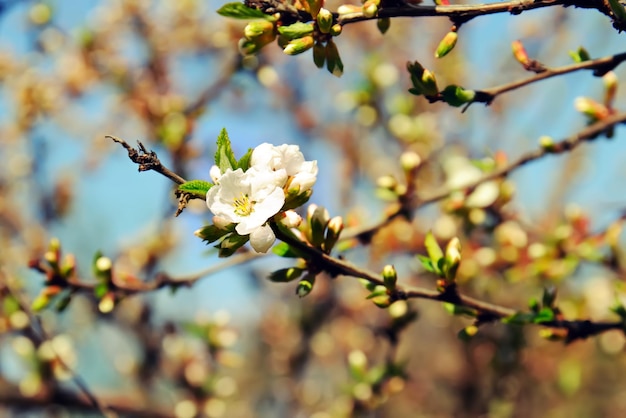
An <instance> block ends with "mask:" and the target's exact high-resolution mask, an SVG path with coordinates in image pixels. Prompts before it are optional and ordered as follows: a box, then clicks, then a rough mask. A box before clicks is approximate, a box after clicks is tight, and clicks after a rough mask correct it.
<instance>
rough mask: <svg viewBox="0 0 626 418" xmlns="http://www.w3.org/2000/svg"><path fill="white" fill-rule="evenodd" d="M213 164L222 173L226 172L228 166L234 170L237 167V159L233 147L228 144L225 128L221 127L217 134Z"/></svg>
mask: <svg viewBox="0 0 626 418" xmlns="http://www.w3.org/2000/svg"><path fill="white" fill-rule="evenodd" d="M215 165H216V166H218V167H219V168H220V171H221V172H222V173H224V172H226V170H228V169H229V168H230V169H231V170H235V169H236V168H237V160H236V159H235V153H233V149H232V147H231V145H230V139H229V138H228V132H226V128H222V130H221V131H220V134H219V135H218V136H217V151H215Z"/></svg>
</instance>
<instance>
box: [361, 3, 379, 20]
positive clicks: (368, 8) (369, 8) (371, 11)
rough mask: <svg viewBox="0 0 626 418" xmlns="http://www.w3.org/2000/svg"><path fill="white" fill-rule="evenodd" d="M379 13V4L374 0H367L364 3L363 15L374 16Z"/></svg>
mask: <svg viewBox="0 0 626 418" xmlns="http://www.w3.org/2000/svg"><path fill="white" fill-rule="evenodd" d="M377 14H378V5H377V4H376V2H375V1H374V0H367V1H366V2H365V3H363V16H365V17H370V18H371V17H374V16H376V15H377Z"/></svg>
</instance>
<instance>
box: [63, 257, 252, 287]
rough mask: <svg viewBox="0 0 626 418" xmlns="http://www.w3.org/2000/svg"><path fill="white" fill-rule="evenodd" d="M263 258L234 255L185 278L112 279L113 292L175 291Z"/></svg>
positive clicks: (161, 275)
mask: <svg viewBox="0 0 626 418" xmlns="http://www.w3.org/2000/svg"><path fill="white" fill-rule="evenodd" d="M261 256H263V254H257V253H253V252H243V253H239V254H235V255H233V256H232V257H230V258H229V259H228V260H226V261H224V262H222V263H219V264H215V265H212V266H210V267H207V268H205V269H203V270H201V271H198V272H197V273H193V274H189V275H187V276H180V277H172V276H170V275H169V274H168V273H164V272H161V273H157V274H156V276H155V279H154V280H153V281H151V282H134V283H132V284H131V283H123V282H122V283H120V282H118V281H117V280H115V278H114V279H113V285H114V290H115V292H116V293H117V295H119V296H122V297H125V296H131V295H136V294H139V293H149V292H154V291H156V290H160V289H163V288H165V287H169V288H172V289H176V288H179V287H191V286H193V285H194V284H195V283H196V282H197V281H199V280H201V279H203V278H206V277H208V276H211V275H213V274H215V273H217V272H219V271H222V270H225V269H227V268H230V267H234V266H237V265H241V264H244V263H247V262H248V261H252V260H255V259H257V258H259V257H261ZM67 285H68V286H69V287H70V288H71V289H72V290H77V291H88V292H93V290H94V289H95V288H96V286H97V285H98V283H96V282H86V281H83V280H78V279H70V280H67Z"/></svg>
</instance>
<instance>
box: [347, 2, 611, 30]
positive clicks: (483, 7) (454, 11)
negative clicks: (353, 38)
mask: <svg viewBox="0 0 626 418" xmlns="http://www.w3.org/2000/svg"><path fill="white" fill-rule="evenodd" d="M552 6H563V7H570V6H573V7H578V8H583V9H596V10H598V11H599V12H601V13H602V14H605V15H607V16H609V17H611V18H612V17H613V16H612V14H611V12H610V9H609V8H608V7H606V5H605V4H604V3H603V2H600V1H593V0H573V1H572V0H538V1H532V0H521V1H519V0H517V1H516V0H513V1H503V2H499V3H493V4H459V5H448V6H428V5H421V4H420V5H412V4H406V5H403V6H398V7H385V6H384V2H383V5H382V7H381V8H380V10H379V12H378V15H377V16H374V17H366V16H365V15H363V13H362V12H357V13H348V14H342V15H338V18H337V23H339V24H341V25H347V24H350V23H356V22H361V21H364V20H373V19H378V18H382V17H428V16H438V17H448V18H450V20H452V21H453V22H455V23H456V24H461V23H465V22H468V21H470V20H471V19H473V18H475V17H479V16H487V15H491V14H496V13H510V14H513V15H517V14H520V13H522V12H524V11H528V10H533V9H540V8H544V7H552Z"/></svg>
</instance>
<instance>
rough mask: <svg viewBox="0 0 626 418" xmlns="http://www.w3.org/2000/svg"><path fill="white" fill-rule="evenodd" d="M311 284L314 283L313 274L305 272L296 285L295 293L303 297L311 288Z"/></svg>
mask: <svg viewBox="0 0 626 418" xmlns="http://www.w3.org/2000/svg"><path fill="white" fill-rule="evenodd" d="M313 285H315V275H314V274H311V273H308V274H306V275H305V276H304V277H303V278H302V279H301V280H300V281H299V282H298V287H296V295H298V296H299V297H301V298H303V297H305V296H306V295H308V294H309V293H311V290H313Z"/></svg>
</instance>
